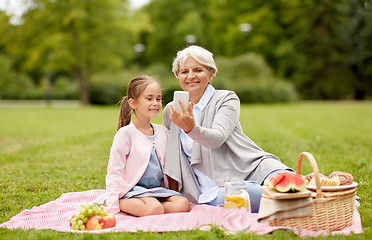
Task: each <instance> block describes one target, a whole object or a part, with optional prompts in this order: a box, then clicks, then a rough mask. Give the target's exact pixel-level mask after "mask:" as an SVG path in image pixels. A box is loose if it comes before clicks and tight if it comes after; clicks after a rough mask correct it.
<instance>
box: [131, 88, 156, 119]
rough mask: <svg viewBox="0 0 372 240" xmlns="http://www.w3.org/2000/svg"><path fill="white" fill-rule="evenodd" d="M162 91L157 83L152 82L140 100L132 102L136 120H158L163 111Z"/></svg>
mask: <svg viewBox="0 0 372 240" xmlns="http://www.w3.org/2000/svg"><path fill="white" fill-rule="evenodd" d="M161 99H162V96H161V89H160V86H159V84H158V83H157V82H152V83H150V84H149V85H147V87H146V88H145V89H144V90H143V92H142V93H141V94H140V96H139V97H138V99H136V100H134V101H133V102H132V104H133V105H132V106H131V107H132V108H133V109H134V113H135V116H136V118H140V119H146V118H147V119H148V120H150V119H151V118H156V117H157V116H158V114H159V112H160V110H161V107H162V104H161Z"/></svg>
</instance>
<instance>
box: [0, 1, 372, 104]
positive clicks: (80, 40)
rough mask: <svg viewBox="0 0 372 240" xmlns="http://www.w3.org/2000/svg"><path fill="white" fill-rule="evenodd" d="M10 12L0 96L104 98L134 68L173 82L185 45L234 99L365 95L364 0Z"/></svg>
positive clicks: (371, 28)
mask: <svg viewBox="0 0 372 240" xmlns="http://www.w3.org/2000/svg"><path fill="white" fill-rule="evenodd" d="M9 19H10V17H9V16H7V15H6V14H5V12H1V11H0V35H1V36H2V37H1V39H0V63H1V64H2V69H1V70H0V99H37V98H39V99H40V98H44V97H45V96H46V95H47V94H48V95H51V96H52V97H53V98H58V99H81V101H82V103H83V104H89V103H97V104H112V103H113V102H116V101H118V99H120V97H121V96H122V95H123V94H125V87H126V86H125V84H126V83H127V82H128V81H129V80H130V79H131V78H133V77H134V76H136V75H139V74H150V75H151V74H155V75H156V76H157V77H158V78H159V80H160V81H161V82H162V83H163V88H164V89H165V90H166V89H174V88H175V85H176V82H177V80H176V79H175V78H174V76H173V75H172V74H171V73H170V70H171V62H172V59H173V58H174V56H175V55H176V52H177V51H178V50H181V49H182V48H184V47H186V46H187V45H188V44H198V45H201V46H203V47H205V48H207V49H208V50H210V51H212V52H213V53H214V54H215V57H216V61H217V59H219V61H218V65H217V66H218V67H219V68H220V71H219V73H218V75H217V78H218V81H217V79H216V81H215V84H216V87H217V88H227V89H232V90H240V91H239V92H241V93H239V96H240V97H241V98H242V101H243V102H277V101H293V100H296V99H336V100H337V99H370V98H371V96H372V2H371V0H340V1H337V2H335V1H333V0H322V1H316V0H306V1H303V0H291V1H288V0H273V1H259V0H251V1H240V0H229V1H227V0H219V1H216V0H189V1H183V0H172V1H168V0H152V1H150V3H149V4H147V5H145V6H143V7H142V8H139V9H131V8H130V7H129V3H128V1H126V0H107V1H105V0H94V1H73V0H65V1H61V0H57V1H48V0H34V1H33V4H32V6H31V7H30V8H29V9H28V11H27V12H26V13H25V14H24V15H23V17H22V20H21V22H20V24H18V25H12V24H10V22H9ZM247 23H248V24H250V26H251V29H250V31H248V32H244V31H241V29H240V26H241V24H247ZM190 35H192V36H194V40H195V41H194V42H187V38H186V36H190ZM136 44H143V45H142V46H144V49H143V51H141V52H135V51H134V46H135V45H136ZM68 83H70V86H68ZM105 88H107V89H105ZM123 91H124V92H123ZM237 92H238V91H237ZM164 95H165V96H168V95H170V93H168V92H164ZM247 95H250V96H249V97H246V96H247ZM273 95H275V97H271V96H273ZM258 96H259V97H258Z"/></svg>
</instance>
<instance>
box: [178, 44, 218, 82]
mask: <svg viewBox="0 0 372 240" xmlns="http://www.w3.org/2000/svg"><path fill="white" fill-rule="evenodd" d="M188 57H192V58H194V59H195V60H196V61H197V62H198V63H200V64H202V65H204V66H205V67H206V68H207V69H208V70H209V71H211V69H214V76H216V73H217V66H216V63H215V62H214V59H213V53H211V52H210V51H208V50H206V49H204V48H202V47H199V46H196V45H192V46H189V47H187V48H185V49H183V50H181V51H178V52H177V57H176V58H175V59H174V61H173V64H172V72H173V73H174V75H175V76H176V78H178V77H177V74H178V70H179V68H180V67H182V64H183V63H184V62H185V61H186V58H188Z"/></svg>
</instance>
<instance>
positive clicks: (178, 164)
mask: <svg viewBox="0 0 372 240" xmlns="http://www.w3.org/2000/svg"><path fill="white" fill-rule="evenodd" d="M172 71H173V73H174V75H175V76H176V78H178V81H179V84H180V86H181V88H182V89H183V91H187V92H189V96H190V102H189V104H188V106H184V105H183V104H182V102H180V105H181V108H182V111H181V112H179V111H177V110H176V108H175V106H174V104H173V102H171V103H168V104H167V106H166V107H165V109H164V111H163V124H164V125H165V126H166V127H167V128H168V129H169V130H170V131H169V136H168V143H167V153H166V156H165V167H164V171H165V173H166V174H167V175H168V176H170V177H171V178H172V179H173V180H174V181H172V182H171V183H172V184H171V188H172V189H174V190H177V191H180V192H181V193H182V194H183V195H184V196H185V197H186V198H188V199H189V200H190V201H191V202H194V203H206V204H209V205H214V206H216V205H218V204H221V203H223V202H224V194H225V187H224V183H225V180H227V179H229V178H231V177H238V178H240V179H243V180H245V182H246V183H247V191H248V193H249V196H250V200H251V209H252V212H258V209H259V204H260V199H261V196H262V193H263V192H262V190H261V188H260V186H261V185H262V184H263V182H264V180H265V178H267V177H269V176H273V175H276V174H277V173H279V172H283V171H291V172H293V170H292V169H290V168H288V167H287V166H286V165H284V164H283V163H282V162H281V161H280V160H279V158H278V157H276V156H274V155H273V154H270V153H267V152H265V151H263V150H262V149H261V148H260V147H258V146H257V145H256V144H255V143H254V142H253V141H252V140H251V139H250V138H249V137H247V136H246V135H245V134H244V133H243V129H242V127H241V125H240V122H239V115H240V101H239V98H238V96H237V95H236V94H235V93H234V92H233V91H228V90H216V89H214V88H213V86H212V81H213V78H214V77H215V76H216V73H217V67H216V64H215V61H214V59H213V54H212V53H211V52H209V51H208V50H206V49H204V48H202V47H199V46H189V47H187V48H185V49H183V50H182V51H179V52H178V53H177V57H176V58H175V60H174V62H173V68H172Z"/></svg>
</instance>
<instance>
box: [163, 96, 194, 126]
mask: <svg viewBox="0 0 372 240" xmlns="http://www.w3.org/2000/svg"><path fill="white" fill-rule="evenodd" d="M178 102H179V103H180V106H181V109H182V112H179V111H177V109H176V107H175V106H174V104H173V103H172V106H171V109H170V115H169V117H170V120H171V121H172V122H173V123H174V124H176V125H177V126H178V127H179V128H181V129H182V130H183V131H184V132H185V133H188V132H190V131H191V130H192V129H193V128H194V126H195V120H194V115H193V113H192V109H193V104H192V103H191V102H190V103H189V104H188V112H187V110H186V107H185V105H183V102H182V101H181V100H180V99H178Z"/></svg>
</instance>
